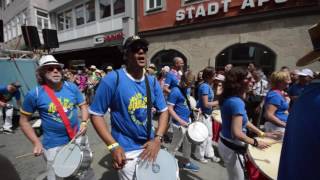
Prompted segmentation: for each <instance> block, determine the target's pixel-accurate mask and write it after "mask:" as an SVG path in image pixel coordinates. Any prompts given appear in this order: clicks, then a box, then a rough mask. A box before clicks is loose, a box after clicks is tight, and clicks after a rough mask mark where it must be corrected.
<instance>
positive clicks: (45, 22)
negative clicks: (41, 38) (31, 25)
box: [37, 10, 49, 31]
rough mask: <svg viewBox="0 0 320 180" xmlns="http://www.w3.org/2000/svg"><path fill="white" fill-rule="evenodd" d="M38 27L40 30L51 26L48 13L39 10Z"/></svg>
mask: <svg viewBox="0 0 320 180" xmlns="http://www.w3.org/2000/svg"><path fill="white" fill-rule="evenodd" d="M37 27H38V30H39V31H41V30H42V29H48V28H49V15H48V13H46V12H42V11H39V10H37Z"/></svg>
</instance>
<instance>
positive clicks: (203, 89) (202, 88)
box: [199, 84, 209, 98]
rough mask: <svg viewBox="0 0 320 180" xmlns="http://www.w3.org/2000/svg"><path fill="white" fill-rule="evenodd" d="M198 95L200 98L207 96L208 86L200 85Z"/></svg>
mask: <svg viewBox="0 0 320 180" xmlns="http://www.w3.org/2000/svg"><path fill="white" fill-rule="evenodd" d="M199 94H200V96H205V95H209V86H206V85H205V84H202V85H200V88H199ZM199 98H200V97H199Z"/></svg>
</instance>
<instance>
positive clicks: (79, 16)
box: [76, 5, 84, 26]
mask: <svg viewBox="0 0 320 180" xmlns="http://www.w3.org/2000/svg"><path fill="white" fill-rule="evenodd" d="M82 24H84V9H83V5H80V6H78V7H76V25H77V26H79V25H82Z"/></svg>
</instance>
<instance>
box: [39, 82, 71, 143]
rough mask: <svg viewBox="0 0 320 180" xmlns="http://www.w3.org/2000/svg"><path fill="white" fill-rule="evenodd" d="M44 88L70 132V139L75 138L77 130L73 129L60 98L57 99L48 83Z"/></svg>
mask: <svg viewBox="0 0 320 180" xmlns="http://www.w3.org/2000/svg"><path fill="white" fill-rule="evenodd" d="M42 87H43V88H44V90H45V91H46V93H47V94H48V96H49V97H50V99H51V100H52V102H53V104H54V105H55V106H56V108H57V111H58V113H59V114H60V116H61V119H62V121H63V124H64V125H65V127H66V129H67V132H68V136H69V138H70V139H73V138H74V136H75V132H76V128H77V127H75V129H74V130H73V129H72V128H71V124H70V121H69V119H68V116H67V115H66V113H65V112H64V110H63V108H62V105H61V104H60V102H59V100H58V99H57V97H56V96H55V94H54V91H53V90H52V89H51V88H50V87H49V86H47V85H43V86H42Z"/></svg>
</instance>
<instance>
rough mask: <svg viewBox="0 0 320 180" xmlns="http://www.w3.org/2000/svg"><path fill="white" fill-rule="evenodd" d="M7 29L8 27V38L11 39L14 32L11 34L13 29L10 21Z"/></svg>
mask: <svg viewBox="0 0 320 180" xmlns="http://www.w3.org/2000/svg"><path fill="white" fill-rule="evenodd" d="M7 29H8V40H10V39H11V38H12V34H11V33H12V31H11V27H10V23H8V25H7Z"/></svg>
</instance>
